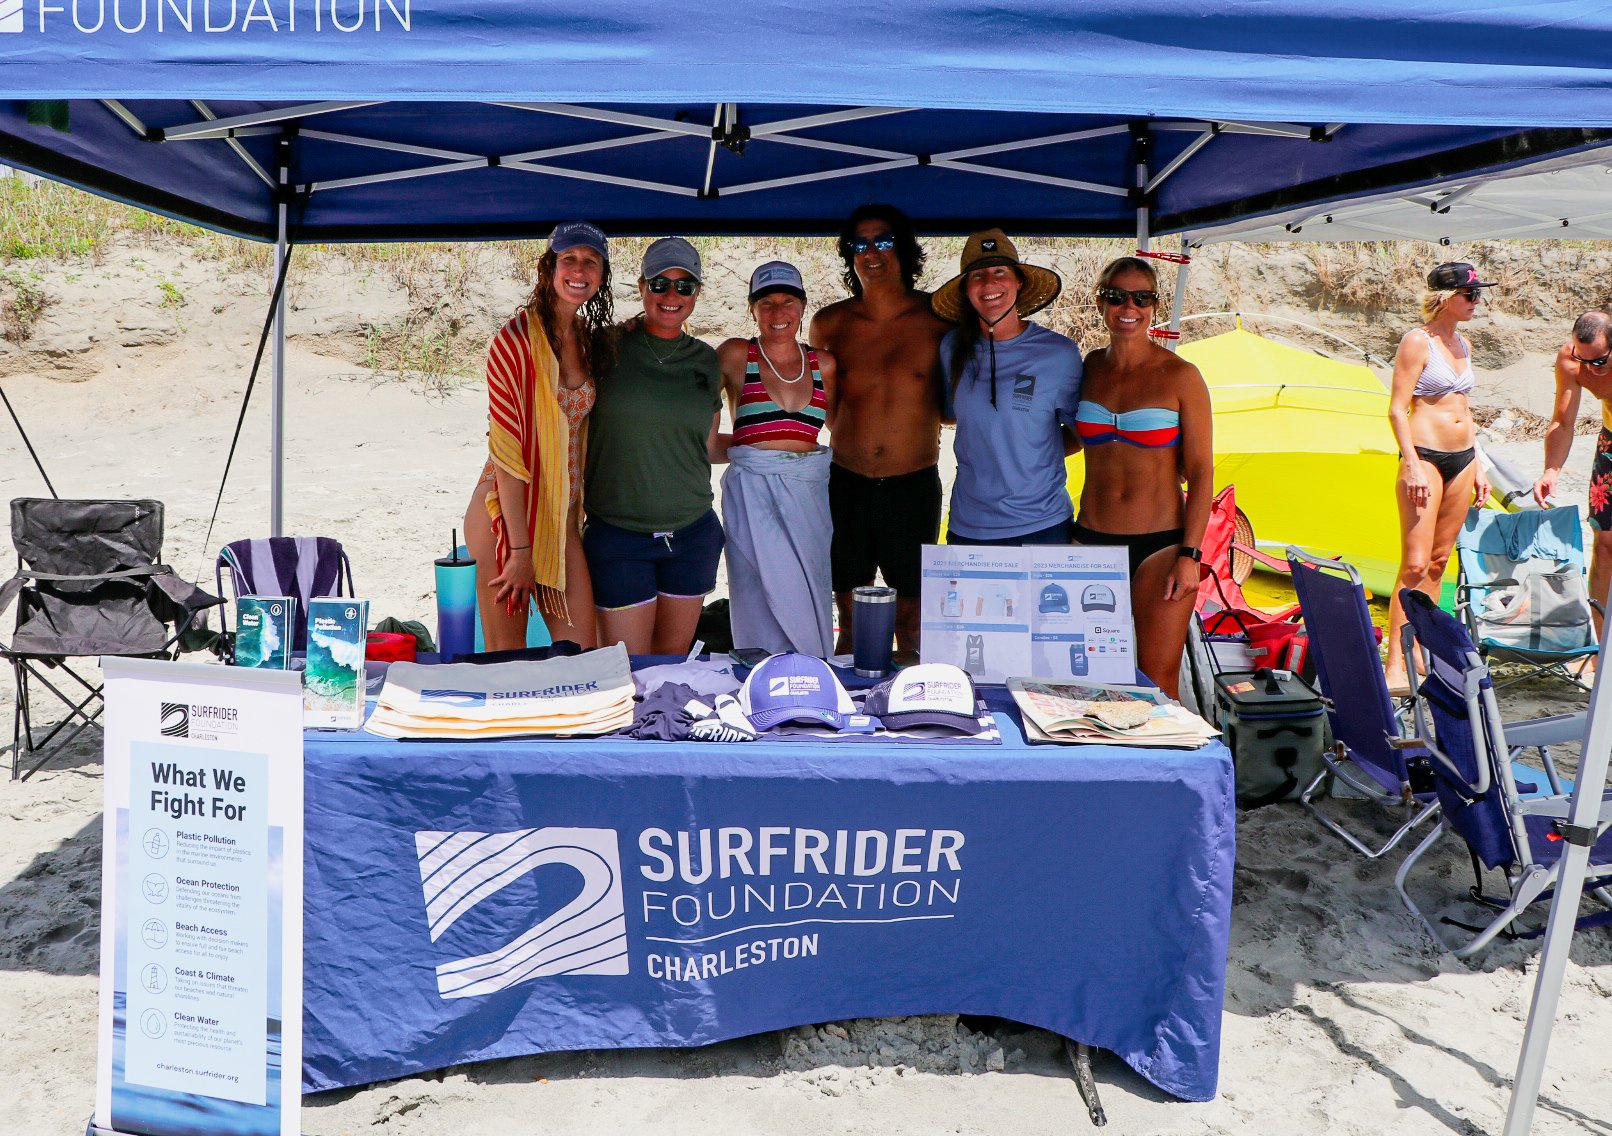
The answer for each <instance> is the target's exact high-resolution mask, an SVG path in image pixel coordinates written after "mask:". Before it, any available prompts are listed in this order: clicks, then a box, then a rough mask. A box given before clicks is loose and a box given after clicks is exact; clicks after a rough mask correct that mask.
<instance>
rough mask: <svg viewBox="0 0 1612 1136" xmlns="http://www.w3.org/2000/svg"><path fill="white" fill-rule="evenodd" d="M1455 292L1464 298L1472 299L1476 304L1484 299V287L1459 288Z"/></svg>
mask: <svg viewBox="0 0 1612 1136" xmlns="http://www.w3.org/2000/svg"><path fill="white" fill-rule="evenodd" d="M1455 294H1456V295H1457V296H1460V297H1462V298H1464V299H1467V300H1471V301H1472V302H1473V303H1474V304H1475V303H1477V302H1478V301H1479V300H1481V299H1483V289H1482V288H1457V289H1456V290H1455Z"/></svg>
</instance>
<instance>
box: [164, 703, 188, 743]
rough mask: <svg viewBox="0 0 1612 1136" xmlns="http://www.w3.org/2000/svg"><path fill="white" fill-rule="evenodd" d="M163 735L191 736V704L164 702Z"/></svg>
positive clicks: (172, 736)
mask: <svg viewBox="0 0 1612 1136" xmlns="http://www.w3.org/2000/svg"><path fill="white" fill-rule="evenodd" d="M162 736H163V737H165V738H188V737H190V704H189V703H188V702H164V703H163V704H162Z"/></svg>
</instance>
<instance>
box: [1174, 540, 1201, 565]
mask: <svg viewBox="0 0 1612 1136" xmlns="http://www.w3.org/2000/svg"><path fill="white" fill-rule="evenodd" d="M1176 555H1177V556H1185V557H1186V558H1187V559H1188V560H1196V561H1197V562H1198V563H1199V564H1202V563H1203V549H1201V548H1199V547H1198V546H1197V545H1194V544H1183V545H1182V546H1181V548H1180V550H1179V551H1178V552H1176Z"/></svg>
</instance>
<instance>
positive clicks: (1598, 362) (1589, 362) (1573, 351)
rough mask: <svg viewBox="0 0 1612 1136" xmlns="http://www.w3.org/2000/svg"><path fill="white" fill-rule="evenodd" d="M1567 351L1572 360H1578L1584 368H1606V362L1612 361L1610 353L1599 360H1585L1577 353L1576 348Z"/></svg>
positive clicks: (1611, 353)
mask: <svg viewBox="0 0 1612 1136" xmlns="http://www.w3.org/2000/svg"><path fill="white" fill-rule="evenodd" d="M1569 351H1570V353H1571V354H1572V356H1573V358H1574V359H1576V360H1578V361H1579V362H1580V363H1583V364H1584V365H1585V366H1586V367H1604V366H1606V364H1607V361H1608V360H1609V359H1612V352H1609V353H1607V354H1605V355H1602V356H1601V357H1600V358H1599V359H1586V358H1584V356H1582V355H1580V354H1579V353H1578V348H1577V347H1573V348H1570V349H1569Z"/></svg>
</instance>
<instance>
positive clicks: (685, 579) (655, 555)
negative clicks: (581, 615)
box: [582, 511, 726, 611]
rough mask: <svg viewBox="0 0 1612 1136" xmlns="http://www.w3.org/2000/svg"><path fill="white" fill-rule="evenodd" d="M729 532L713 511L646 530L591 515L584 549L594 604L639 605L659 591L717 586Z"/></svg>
mask: <svg viewBox="0 0 1612 1136" xmlns="http://www.w3.org/2000/svg"><path fill="white" fill-rule="evenodd" d="M725 540H726V538H725V537H724V536H723V533H722V522H721V521H719V520H717V516H716V513H715V512H714V511H712V512H708V513H706V514H705V516H703V517H701V518H700V519H699V520H697V521H695V522H694V523H693V524H691V525H686V526H684V527H683V528H680V529H678V530H676V531H675V532H662V533H641V532H632V531H630V530H628V529H620V528H617V527H616V526H615V525H612V524H607V523H606V522H604V521H599V520H592V519H590V520H589V521H588V524H587V527H586V528H584V529H583V530H582V551H583V553H584V554H585V555H586V556H587V558H588V575H589V576H590V577H592V579H593V603H594V606H595V607H598V608H603V609H605V610H607V611H608V610H610V609H612V608H622V607H636V606H637V605H638V604H642V603H648V602H649V601H650V600H652V599H654V598H655V597H656V596H671V597H678V598H692V597H698V596H704V595H705V594H706V593H707V592H710V591H711V590H712V589H713V588H715V587H716V568H717V564H718V563H719V562H720V561H721V559H722V546H723V544H724V543H725Z"/></svg>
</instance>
